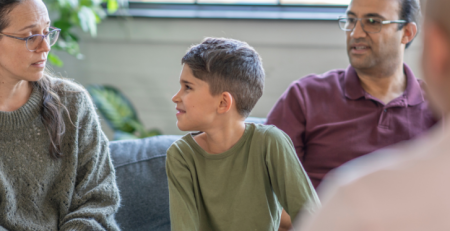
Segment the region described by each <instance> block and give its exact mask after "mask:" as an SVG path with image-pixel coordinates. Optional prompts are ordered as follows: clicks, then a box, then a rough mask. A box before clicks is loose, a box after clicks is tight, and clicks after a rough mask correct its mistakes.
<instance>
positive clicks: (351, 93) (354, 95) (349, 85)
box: [344, 64, 424, 106]
mask: <svg viewBox="0 0 450 231" xmlns="http://www.w3.org/2000/svg"><path fill="white" fill-rule="evenodd" d="M403 70H404V72H405V74H406V80H407V82H406V89H405V93H404V94H403V95H404V97H405V99H406V101H407V103H408V105H410V106H414V105H417V104H420V103H422V102H423V101H424V97H423V94H422V89H421V87H420V83H419V81H417V79H416V77H415V76H414V73H413V72H412V70H411V68H409V66H408V65H406V64H403ZM344 78H345V80H344V81H345V89H344V92H345V97H347V98H349V99H352V100H357V99H360V98H362V97H365V96H366V92H365V91H364V89H363V88H362V86H361V82H360V80H359V78H358V74H357V73H356V70H355V69H354V68H353V67H352V66H351V65H350V66H349V67H348V68H347V70H346V71H345V77H344Z"/></svg>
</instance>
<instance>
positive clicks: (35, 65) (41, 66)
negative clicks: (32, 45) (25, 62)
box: [31, 60, 47, 68]
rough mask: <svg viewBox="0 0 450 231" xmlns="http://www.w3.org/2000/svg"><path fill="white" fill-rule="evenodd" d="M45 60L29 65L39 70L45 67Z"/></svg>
mask: <svg viewBox="0 0 450 231" xmlns="http://www.w3.org/2000/svg"><path fill="white" fill-rule="evenodd" d="M46 61H47V60H40V61H38V62H35V63H32V64H31V65H32V66H34V67H39V68H43V67H45V63H46Z"/></svg>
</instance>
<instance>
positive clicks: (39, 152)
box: [0, 79, 120, 230]
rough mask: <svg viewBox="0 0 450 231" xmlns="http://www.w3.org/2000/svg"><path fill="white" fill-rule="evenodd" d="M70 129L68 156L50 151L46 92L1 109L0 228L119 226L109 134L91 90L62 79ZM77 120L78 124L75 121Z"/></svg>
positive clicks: (66, 140)
mask: <svg viewBox="0 0 450 231" xmlns="http://www.w3.org/2000/svg"><path fill="white" fill-rule="evenodd" d="M52 81H54V82H55V83H56V84H63V86H64V92H63V93H61V94H62V95H61V97H62V98H61V99H62V102H63V104H64V105H65V106H66V107H67V109H68V111H69V114H70V118H71V121H72V122H70V120H69V118H68V115H67V113H64V121H65V124H66V133H65V135H64V138H63V143H62V152H63V156H62V158H59V159H54V158H52V157H51V156H50V153H49V145H50V138H49V135H48V132H47V130H46V128H45V127H44V125H43V123H42V122H41V116H40V111H41V109H42V105H43V100H42V94H41V93H40V92H39V91H38V89H36V88H34V89H33V91H32V93H31V96H30V99H29V100H28V102H27V103H26V104H25V105H23V106H22V107H21V108H19V109H18V110H16V111H13V112H1V111H0V230H4V229H6V230H119V228H118V226H117V224H116V222H115V220H114V213H115V212H116V211H117V209H118V207H119V203H120V197H119V191H118V188H117V185H116V181H115V172H114V168H113V165H112V163H111V159H110V156H109V149H108V139H107V138H106V136H105V135H104V133H103V132H102V130H101V127H100V123H99V120H98V116H97V114H96V112H95V108H94V105H93V103H92V101H91V99H90V97H89V95H88V93H87V92H86V91H85V90H84V88H82V87H81V86H79V85H77V84H75V83H73V82H71V81H68V80H60V79H52ZM72 123H73V125H72Z"/></svg>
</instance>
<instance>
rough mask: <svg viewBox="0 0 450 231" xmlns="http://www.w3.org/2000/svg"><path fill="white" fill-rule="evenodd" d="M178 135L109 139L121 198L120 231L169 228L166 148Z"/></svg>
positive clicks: (162, 230) (165, 230) (118, 215)
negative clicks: (119, 139)
mask: <svg viewBox="0 0 450 231" xmlns="http://www.w3.org/2000/svg"><path fill="white" fill-rule="evenodd" d="M179 138H181V136H168V135H163V136H155V137H150V138H145V139H139V140H124V141H112V142H111V143H110V145H109V147H110V152H111V158H112V161H113V164H114V167H115V169H116V178H117V185H118V187H119V190H120V195H121V197H122V202H121V207H120V208H119V211H118V213H117V214H116V220H117V223H118V224H119V225H120V227H121V228H122V230H125V231H126V230H133V231H139V230H146V231H147V230H151V231H170V214H169V190H168V185H167V175H166V170H165V169H166V168H165V163H166V151H167V149H168V148H169V147H170V145H171V144H172V143H173V142H174V141H175V140H177V139H179Z"/></svg>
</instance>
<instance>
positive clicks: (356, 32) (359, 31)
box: [350, 20, 367, 38]
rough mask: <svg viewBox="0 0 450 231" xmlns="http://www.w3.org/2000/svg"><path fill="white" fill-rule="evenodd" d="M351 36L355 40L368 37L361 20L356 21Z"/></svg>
mask: <svg viewBox="0 0 450 231" xmlns="http://www.w3.org/2000/svg"><path fill="white" fill-rule="evenodd" d="M350 35H351V36H352V37H353V38H361V37H366V35H367V33H366V32H365V31H364V29H363V24H362V22H361V20H358V21H356V25H355V28H353V31H351V33H350Z"/></svg>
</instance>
